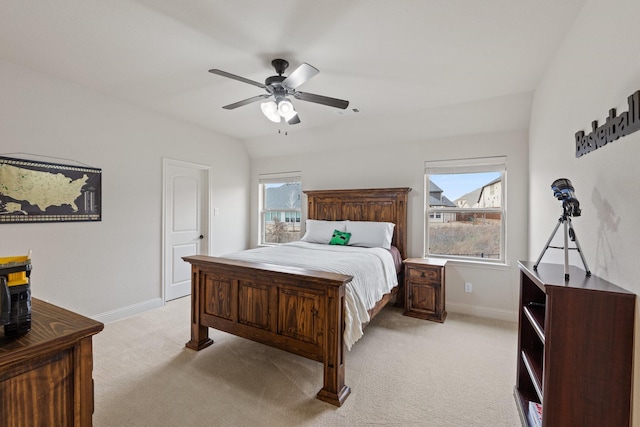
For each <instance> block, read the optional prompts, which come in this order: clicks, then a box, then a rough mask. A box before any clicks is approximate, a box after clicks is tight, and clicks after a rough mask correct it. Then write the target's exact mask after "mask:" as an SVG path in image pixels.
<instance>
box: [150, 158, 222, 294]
mask: <svg viewBox="0 0 640 427" xmlns="http://www.w3.org/2000/svg"><path fill="white" fill-rule="evenodd" d="M162 175H163V244H162V248H163V251H162V252H163V255H162V264H163V268H162V270H163V274H162V282H163V290H164V301H165V302H166V301H170V300H172V299H176V298H180V297H183V296H186V295H189V294H190V293H191V265H190V264H189V263H187V262H184V261H183V260H182V257H184V256H190V255H206V254H208V253H209V245H210V239H209V192H210V185H209V179H210V168H209V167H208V166H203V165H198V164H195V163H187V162H182V161H179V160H172V159H163V164H162Z"/></svg>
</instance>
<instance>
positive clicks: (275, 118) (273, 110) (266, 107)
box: [260, 101, 280, 123]
mask: <svg viewBox="0 0 640 427" xmlns="http://www.w3.org/2000/svg"><path fill="white" fill-rule="evenodd" d="M260 109H261V110H262V114H264V115H265V116H266V117H267V119H269V120H271V121H272V122H275V123H280V114H279V113H278V106H277V105H276V103H275V101H267V102H263V103H262V104H260Z"/></svg>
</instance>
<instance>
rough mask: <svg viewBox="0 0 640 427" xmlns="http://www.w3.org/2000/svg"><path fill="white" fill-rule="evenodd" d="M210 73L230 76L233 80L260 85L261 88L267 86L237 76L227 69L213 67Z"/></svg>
mask: <svg viewBox="0 0 640 427" xmlns="http://www.w3.org/2000/svg"><path fill="white" fill-rule="evenodd" d="M209 72H210V73H213V74H217V75H219V76H222V77H228V78H230V79H233V80H238V81H239V82H243V83H248V84H250V85H254V86H258V87H259V88H262V89H265V88H266V86H265V85H264V84H262V83H260V82H256V81H254V80H249V79H245V78H244V77H240V76H236V75H235V74H231V73H227V72H226V71H222V70H218V69H215V68H214V69H212V70H209Z"/></svg>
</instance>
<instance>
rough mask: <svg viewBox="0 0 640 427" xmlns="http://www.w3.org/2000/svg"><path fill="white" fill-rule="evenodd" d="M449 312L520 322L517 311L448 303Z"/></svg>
mask: <svg viewBox="0 0 640 427" xmlns="http://www.w3.org/2000/svg"><path fill="white" fill-rule="evenodd" d="M447 311H448V312H450V313H460V314H467V315H470V316H478V317H485V318H488V319H496V320H504V321H506V322H515V323H517V322H518V313H517V312H515V311H507V310H498V309H495V308H486V307H478V306H477V305H467V304H450V303H447Z"/></svg>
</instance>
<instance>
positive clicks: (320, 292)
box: [183, 255, 352, 406]
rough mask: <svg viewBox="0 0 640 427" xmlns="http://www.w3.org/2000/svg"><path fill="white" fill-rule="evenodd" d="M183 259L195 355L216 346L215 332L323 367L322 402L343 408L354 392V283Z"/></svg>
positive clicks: (248, 265)
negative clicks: (348, 288) (348, 378)
mask: <svg viewBox="0 0 640 427" xmlns="http://www.w3.org/2000/svg"><path fill="white" fill-rule="evenodd" d="M183 259H184V260H185V261H187V262H189V263H191V270H192V281H191V287H192V289H191V304H192V306H191V340H189V342H187V344H186V346H187V347H188V348H191V349H193V350H201V349H203V348H205V347H208V346H209V345H211V344H212V343H213V340H211V339H210V338H209V331H208V328H215V329H218V330H221V331H225V332H228V333H230V334H233V335H237V336H239V337H243V338H247V339H250V340H253V341H257V342H260V343H263V344H267V345H270V346H272V347H276V348H279V349H282V350H285V351H288V352H291V353H295V354H298V355H300V356H303V357H306V358H308V359H312V360H316V361H318V362H322V363H323V364H324V384H323V387H322V389H321V390H320V392H319V393H318V395H317V397H318V399H320V400H323V401H325V402H329V403H331V404H333V405H336V406H340V405H342V403H343V402H344V401H345V399H346V398H347V396H348V395H349V393H350V392H351V390H350V388H349V387H348V386H347V385H345V383H344V380H345V375H344V371H345V369H344V367H345V364H344V351H345V345H344V324H345V322H344V295H345V285H346V284H347V283H349V282H350V281H351V280H352V277H351V276H347V275H343V274H336V273H329V272H322V271H314V270H307V269H301V268H293V267H283V266H276V265H271V264H258V263H251V262H245V261H236V260H228V259H224V258H216V257H209V256H200V255H198V256H190V257H185V258H183Z"/></svg>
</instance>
